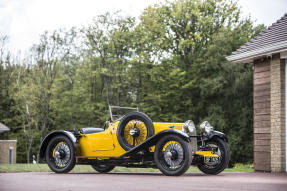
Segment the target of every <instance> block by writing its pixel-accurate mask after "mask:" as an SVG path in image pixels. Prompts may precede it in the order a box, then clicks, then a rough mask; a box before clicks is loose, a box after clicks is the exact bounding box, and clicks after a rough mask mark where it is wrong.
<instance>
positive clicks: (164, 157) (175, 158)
mask: <svg viewBox="0 0 287 191" xmlns="http://www.w3.org/2000/svg"><path fill="white" fill-rule="evenodd" d="M154 160H155V162H156V165H157V167H158V168H159V170H160V171H161V172H162V173H163V174H165V175H167V176H180V175H182V174H184V173H185V172H186V171H187V170H188V168H189V167H190V164H191V162H192V155H191V148H190V144H189V143H188V142H187V141H185V140H183V139H182V138H180V137H178V136H176V135H166V136H164V137H163V138H162V139H161V140H160V141H159V142H158V143H157V144H156V148H155V152H154Z"/></svg>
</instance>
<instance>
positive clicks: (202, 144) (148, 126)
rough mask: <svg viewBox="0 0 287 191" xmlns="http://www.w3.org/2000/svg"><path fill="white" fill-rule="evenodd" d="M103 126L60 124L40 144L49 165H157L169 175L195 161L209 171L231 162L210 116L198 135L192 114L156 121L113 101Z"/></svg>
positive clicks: (102, 168)
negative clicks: (73, 128) (176, 120)
mask: <svg viewBox="0 0 287 191" xmlns="http://www.w3.org/2000/svg"><path fill="white" fill-rule="evenodd" d="M109 110H110V119H109V120H108V121H107V122H106V123H105V126H104V128H91V127H88V128H82V129H79V130H77V131H67V130H57V131H54V132H51V133H50V134H48V135H47V136H46V137H45V139H44V140H43V142H42V143H41V147H40V156H41V157H42V158H45V160H46V162H47V163H48V166H49V167H50V169H51V170H52V171H54V172H56V173H67V172H69V171H71V170H72V169H73V168H74V166H75V164H86V165H91V166H92V167H93V168H94V169H95V170H96V171H97V172H100V173H108V172H110V171H111V170H113V169H114V167H116V166H124V167H136V168H158V169H159V170H160V171H161V172H162V173H163V174H165V175H168V176H179V175H182V174H183V173H185V172H186V171H187V170H188V168H189V167H190V165H196V166H197V167H198V168H199V169H200V170H201V171H202V172H204V173H206V174H218V173H220V172H221V171H223V170H224V169H225V168H226V167H227V166H228V162H229V157H230V155H229V148H228V145H227V142H228V140H227V137H226V136H225V135H224V134H223V133H221V132H218V131H214V130H213V127H212V126H211V125H210V124H209V123H208V122H207V121H205V122H203V123H202V124H201V125H200V131H201V132H200V133H199V135H197V133H196V128H195V125H194V123H193V121H192V120H188V121H186V122H185V123H171V122H169V123H163V122H152V120H151V119H150V118H149V117H148V116H147V115H146V114H144V113H141V112H139V111H138V109H137V108H130V107H119V106H109Z"/></svg>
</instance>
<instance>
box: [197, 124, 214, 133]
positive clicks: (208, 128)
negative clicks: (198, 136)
mask: <svg viewBox="0 0 287 191" xmlns="http://www.w3.org/2000/svg"><path fill="white" fill-rule="evenodd" d="M200 130H201V132H203V133H206V134H208V133H210V132H211V131H213V127H212V126H211V125H210V124H209V122H208V121H204V122H203V123H201V124H200Z"/></svg>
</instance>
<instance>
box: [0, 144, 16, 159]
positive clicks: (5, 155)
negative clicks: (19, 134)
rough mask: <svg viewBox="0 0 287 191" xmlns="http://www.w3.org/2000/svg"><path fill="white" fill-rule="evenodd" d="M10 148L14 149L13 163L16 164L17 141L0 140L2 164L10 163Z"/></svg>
mask: <svg viewBox="0 0 287 191" xmlns="http://www.w3.org/2000/svg"><path fill="white" fill-rule="evenodd" d="M10 147H13V163H16V147H17V141H16V140H0V153H1V154H0V163H10V153H9V152H10V151H9V150H10Z"/></svg>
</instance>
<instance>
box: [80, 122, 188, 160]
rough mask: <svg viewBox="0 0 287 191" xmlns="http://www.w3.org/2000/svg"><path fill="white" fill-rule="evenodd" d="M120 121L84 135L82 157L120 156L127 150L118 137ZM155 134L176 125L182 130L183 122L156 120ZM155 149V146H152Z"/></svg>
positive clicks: (81, 143)
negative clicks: (103, 129) (104, 128)
mask: <svg viewBox="0 0 287 191" xmlns="http://www.w3.org/2000/svg"><path fill="white" fill-rule="evenodd" d="M118 125H119V122H115V123H111V124H110V126H109V127H108V128H107V129H106V130H105V131H103V132H99V133H94V134H87V135H83V136H82V137H81V138H80V140H79V143H80V150H81V154H80V157H85V158H90V159H93V158H110V157H119V156H121V155H123V154H124V153H125V152H126V151H125V150H124V149H123V148H122V147H121V145H120V144H119V142H118V139H117V127H118ZM153 125H154V134H157V133H159V132H160V131H163V130H166V129H169V128H170V126H174V127H173V128H174V129H178V130H181V128H182V123H160V122H155V123H153ZM150 150H151V151H153V150H154V146H153V147H152V148H150Z"/></svg>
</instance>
